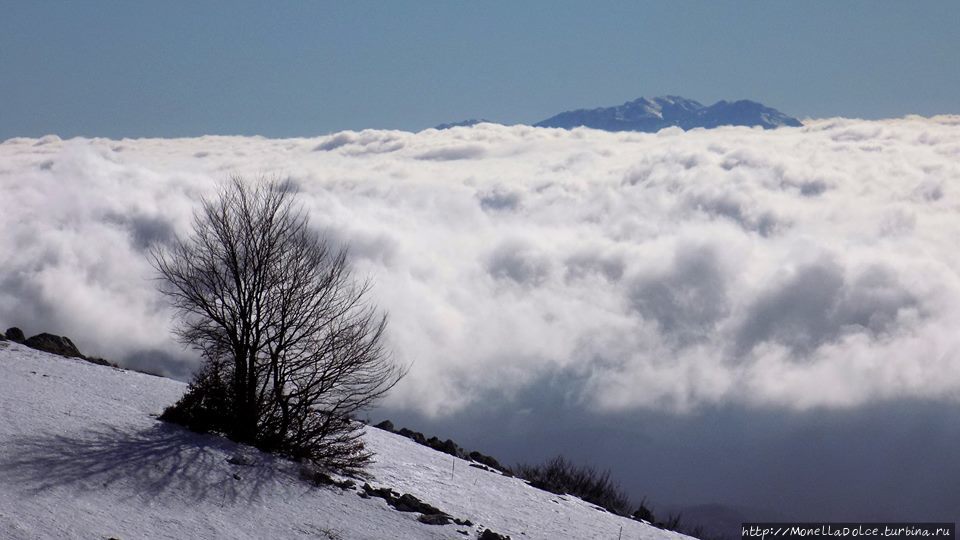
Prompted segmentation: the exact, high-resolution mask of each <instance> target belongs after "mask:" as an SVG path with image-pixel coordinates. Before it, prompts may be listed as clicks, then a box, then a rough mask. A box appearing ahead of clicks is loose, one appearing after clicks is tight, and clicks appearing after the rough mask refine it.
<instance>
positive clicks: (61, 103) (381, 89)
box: [0, 1, 960, 139]
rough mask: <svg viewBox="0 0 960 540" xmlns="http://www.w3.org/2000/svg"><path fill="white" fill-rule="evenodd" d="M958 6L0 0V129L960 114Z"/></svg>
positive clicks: (322, 129) (167, 132)
mask: <svg viewBox="0 0 960 540" xmlns="http://www.w3.org/2000/svg"><path fill="white" fill-rule="evenodd" d="M958 21H960V3H958V2H955V1H943V2H655V3H654V2H650V3H645V2H604V3H588V2H555V1H550V2H522V3H518V2H506V1H504V2H497V1H495V2H483V3H465V2H349V3H347V2H343V3H324V2H312V3H302V2H269V3H268V2H263V3H245V2H213V1H209V2H197V3H188V2H173V3H169V2H168V3H162V4H161V3H156V4H154V5H146V4H144V3H139V2H85V3H79V2H78V3H54V2H26V1H22V2H5V3H4V7H3V17H2V18H0V73H3V78H2V81H3V83H2V85H0V139H5V138H8V137H13V136H39V135H43V134H47V133H56V134H59V135H61V136H74V135H86V136H108V137H123V136H134V137H140V136H159V137H165V136H184V135H200V134H249V135H253V134H259V135H266V136H300V135H315V134H322V133H328V132H331V131H338V130H342V129H361V128H368V127H378V128H397V129H405V130H419V129H422V128H425V127H429V126H432V125H435V124H438V123H441V122H447V121H456V120H461V119H465V118H471V117H483V118H488V119H491V120H495V121H501V122H504V123H512V122H534V121H537V120H541V119H543V118H545V117H547V116H550V115H552V114H554V113H556V112H560V111H562V110H567V109H571V108H579V107H591V106H599V105H612V104H619V103H622V102H624V101H627V100H630V99H633V98H636V97H639V96H641V95H644V96H655V95H662V94H679V95H683V96H686V97H690V98H693V99H697V100H699V101H702V102H713V101H716V100H719V99H741V98H747V99H754V100H757V101H761V102H763V103H765V104H768V105H770V106H773V107H776V108H778V109H780V110H782V111H784V112H786V113H788V114H792V115H794V116H798V117H801V118H802V117H823V116H838V115H842V116H850V117H864V118H880V117H891V116H901V115H904V114H909V113H917V114H923V115H931V114H936V113H960V92H957V89H958V88H960V31H958V29H957V23H958Z"/></svg>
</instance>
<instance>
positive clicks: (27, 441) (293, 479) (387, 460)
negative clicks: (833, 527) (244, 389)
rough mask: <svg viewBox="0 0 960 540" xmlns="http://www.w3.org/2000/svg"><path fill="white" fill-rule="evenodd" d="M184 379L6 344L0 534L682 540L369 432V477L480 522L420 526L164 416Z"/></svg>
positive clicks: (0, 395) (0, 349) (0, 383)
mask: <svg viewBox="0 0 960 540" xmlns="http://www.w3.org/2000/svg"><path fill="white" fill-rule="evenodd" d="M184 388H185V386H184V385H183V384H182V383H180V382H176V381H173V380H170V379H164V378H160V377H153V376H150V375H145V374H141V373H136V372H130V371H123V370H119V369H115V368H109V367H103V366H97V365H93V364H90V363H87V362H84V361H82V360H77V359H68V358H63V357H59V356H54V355H50V354H47V353H42V352H39V351H35V350H32V349H28V348H26V347H24V346H22V345H18V344H16V343H12V342H0V538H4V539H20V538H23V539H28V538H29V539H34V538H119V539H121V540H128V539H140V538H148V539H153V538H193V539H196V538H321V539H323V538H341V539H354V538H358V539H359V538H368V539H386V538H391V539H396V538H411V539H420V538H423V539H431V538H476V537H477V536H478V534H479V533H480V532H482V531H483V530H484V529H485V528H489V529H491V530H493V531H496V532H498V533H501V534H507V535H510V536H511V537H512V538H514V539H519V538H531V539H532V538H544V539H547V538H549V539H560V538H570V539H581V538H584V539H585V538H606V539H614V538H618V537H620V538H623V539H625V540H626V539H644V540H667V539H677V538H682V536H681V535H678V534H675V533H670V532H665V531H661V530H659V529H656V528H654V527H651V526H648V525H645V524H643V523H639V522H636V521H632V520H629V519H625V518H621V517H618V516H615V515H612V514H609V513H607V512H604V511H600V510H597V509H596V508H595V507H593V506H592V505H590V504H587V503H585V502H583V501H580V500H579V499H575V498H573V497H569V496H563V497H560V496H556V495H552V494H550V493H546V492H543V491H540V490H537V489H534V488H532V487H530V486H528V485H526V484H525V483H524V482H522V481H521V480H518V479H516V478H508V477H505V476H501V475H500V474H498V473H495V472H488V471H484V470H481V469H477V468H473V467H470V466H469V464H468V462H466V461H463V460H459V459H456V458H453V457H451V456H449V455H446V454H442V453H439V452H436V451H434V450H432V449H430V448H427V447H424V446H420V445H418V444H416V443H414V442H412V441H410V440H408V439H406V438H403V437H401V436H399V435H394V434H392V433H388V432H384V431H381V430H378V429H374V428H369V429H368V430H367V433H366V435H365V437H366V441H367V443H368V445H369V447H370V448H371V449H372V450H373V451H375V452H376V453H377V458H376V463H375V464H374V466H373V467H372V468H371V470H370V472H371V473H372V475H373V478H372V479H371V480H370V484H371V485H372V486H374V487H390V488H392V489H394V490H396V491H397V492H400V493H410V494H412V495H414V496H416V497H418V498H420V499H421V500H423V501H424V502H427V503H429V504H432V505H433V506H436V507H438V508H439V509H441V510H443V511H445V512H447V513H448V514H451V515H452V516H454V517H457V518H461V519H467V520H470V521H471V522H472V525H471V526H460V525H456V524H450V525H442V526H439V525H426V524H423V523H420V522H418V521H417V517H418V515H417V514H415V513H402V512H398V511H396V510H394V509H392V508H390V507H388V506H387V504H386V503H385V501H384V500H383V499H379V498H362V497H360V496H358V491H359V490H358V488H352V489H347V490H341V489H339V488H334V487H314V486H312V485H310V484H308V483H307V482H305V481H303V480H302V479H301V478H300V471H301V468H300V466H298V465H296V464H294V463H290V462H287V461H285V460H281V459H276V458H273V457H272V456H269V455H265V454H262V453H260V452H257V451H255V450H252V449H250V448H247V447H243V446H240V445H236V444H234V443H232V442H230V441H227V440H225V439H223V438H219V437H214V436H206V435H198V434H194V433H190V432H187V431H185V430H182V429H180V428H178V427H175V426H171V425H168V424H165V423H162V422H159V421H158V420H156V418H155V417H156V415H157V413H159V412H160V411H161V410H162V409H163V408H164V407H165V406H166V405H168V404H170V403H173V402H174V401H175V400H176V399H177V398H178V397H179V396H180V395H181V393H182V392H183V390H184ZM238 457H240V458H241V459H236V458H238ZM231 461H232V462H234V463H231ZM236 462H239V463H242V464H237V463H236ZM621 527H622V536H621ZM458 531H460V532H458Z"/></svg>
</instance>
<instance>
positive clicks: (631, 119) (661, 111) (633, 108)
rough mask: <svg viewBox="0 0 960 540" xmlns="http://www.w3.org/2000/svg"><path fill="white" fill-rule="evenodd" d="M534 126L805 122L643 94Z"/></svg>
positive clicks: (758, 106)
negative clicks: (647, 96) (630, 99)
mask: <svg viewBox="0 0 960 540" xmlns="http://www.w3.org/2000/svg"><path fill="white" fill-rule="evenodd" d="M477 123H479V122H478V121H477V120H467V121H465V122H456V123H450V124H441V125H439V126H437V129H447V128H451V127H455V126H471V125H474V124H477ZM533 125H534V126H536V127H553V128H565V129H573V128H576V127H588V128H593V129H600V130H603V131H644V132H656V131H660V130H661V129H663V128H667V127H673V126H675V127H679V128H682V129H693V128H698V127H702V128H714V127H718V126H760V127H762V128H764V129H774V128H778V127H783V126H791V127H798V126H801V125H803V124H802V123H801V122H800V121H799V120H797V119H796V118H793V117H792V116H788V115H786V114H784V113H782V112H780V111H778V110H776V109H774V108H772V107H767V106H766V105H763V104H762V103H757V102H756V101H750V100H745V99H744V100H739V101H718V102H716V103H714V104H713V105H709V106H706V105H703V104H702V103H700V102H698V101H695V100H692V99H687V98H684V97H680V96H661V97H655V98H652V99H651V98H645V97H641V98H638V99H635V100H633V101H628V102H626V103H624V104H623V105H617V106H613V107H598V108H595V109H577V110H573V111H566V112H562V113H560V114H557V115H554V116H551V117H550V118H547V119H546V120H542V121H540V122H537V123H535V124H533Z"/></svg>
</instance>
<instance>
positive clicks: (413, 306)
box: [0, 117, 960, 415]
mask: <svg viewBox="0 0 960 540" xmlns="http://www.w3.org/2000/svg"><path fill="white" fill-rule="evenodd" d="M231 174H241V175H244V176H247V177H257V176H263V175H268V176H278V177H283V178H289V179H290V180H291V181H292V184H291V185H292V186H294V188H295V189H294V191H295V192H296V196H297V197H298V199H299V200H300V201H301V202H302V203H303V204H304V205H305V207H306V209H307V210H308V211H309V212H310V214H311V217H312V219H313V222H314V224H315V226H317V228H318V229H319V230H322V231H325V233H326V234H328V235H329V236H330V238H331V239H332V240H334V241H336V242H345V243H348V244H349V245H350V246H351V247H352V254H353V258H352V260H353V264H354V267H355V269H356V272H357V273H358V275H359V276H361V277H369V278H370V279H371V281H372V283H373V286H374V287H373V292H372V294H373V296H372V298H373V299H374V301H375V302H376V303H377V304H378V305H379V306H380V307H382V308H383V309H384V310H386V311H388V312H389V314H390V318H391V326H390V345H391V347H392V349H393V351H394V355H395V356H396V357H397V358H398V359H399V360H401V361H404V362H410V363H412V369H411V372H410V375H409V376H408V377H407V378H406V379H405V380H404V381H403V382H402V383H401V385H400V386H399V387H398V388H397V389H396V391H395V392H394V393H393V394H392V395H391V396H390V398H389V400H390V404H391V406H393V407H400V408H410V409H412V410H416V411H419V412H420V413H423V414H426V415H444V414H449V413H453V412H457V411H460V410H463V409H464V408H466V407H468V406H470V405H471V404H475V403H477V402H478V401H479V400H489V399H491V397H495V398H497V399H517V398H519V397H520V396H523V395H525V394H529V393H535V392H536V388H535V386H536V385H537V384H541V383H542V381H544V380H563V381H567V382H566V384H567V386H568V387H567V388H565V390H564V395H565V396H566V397H565V399H567V400H568V401H569V402H571V403H575V404H577V405H578V406H582V407H585V408H589V409H592V410H596V411H630V410H636V409H640V408H648V409H649V408H652V409H658V410H666V411H674V410H689V409H691V408H696V407H700V406H704V405H711V404H723V403H731V404H739V405H746V406H757V407H770V406H772V407H782V408H788V409H810V408H815V407H852V406H857V405H862V404H866V403H870V402H875V401H883V400H891V399H898V398H922V399H934V400H949V401H953V402H957V401H960V332H958V331H957V330H958V328H960V250H958V249H957V247H956V246H957V242H958V239H960V118H957V117H937V118H932V119H927V118H917V117H909V118H905V119H900V120H890V121H875V122H868V121H858V120H857V121H855V120H846V119H830V120H822V121H813V122H809V123H808V124H807V125H806V126H804V127H802V128H787V129H778V130H772V131H763V130H758V129H748V128H733V127H731V128H719V129H714V130H693V131H689V132H683V131H680V130H676V129H667V130H664V131H661V132H660V133H657V134H642V133H616V134H613V133H604V132H598V131H593V130H587V129H576V130H573V131H564V130H553V129H539V128H530V127H525V126H514V127H504V126H496V125H490V124H481V125H479V126H475V127H472V128H455V129H450V130H445V131H435V130H426V131H423V132H420V133H406V132H399V131H372V130H367V131H362V132H343V133H338V134H334V135H330V136H325V137H318V138H313V139H282V140H272V139H264V138H257V137H253V138H242V137H203V138H195V139H173V140H165V139H141V140H122V141H113V140H105V139H71V140H60V139H59V138H56V137H45V138H43V139H10V140H8V141H6V142H4V143H3V144H2V145H0V205H2V212H0V253H2V257H0V324H3V325H6V326H9V325H13V324H17V325H20V326H22V327H24V329H25V330H26V331H27V332H28V333H31V332H39V331H52V332H58V333H62V334H66V335H69V336H71V337H72V338H74V340H75V341H76V342H77V343H78V344H79V345H80V347H81V348H82V349H83V350H85V351H88V352H90V353H92V354H101V355H104V356H107V357H112V358H114V359H117V360H121V361H124V362H127V363H129V364H131V365H136V366H138V367H141V368H143V367H151V366H152V367H153V369H154V370H156V371H164V370H165V371H167V372H168V373H171V374H174V375H177V376H181V377H184V376H187V374H188V373H189V370H190V366H191V365H193V364H191V363H190V362H191V358H192V354H191V353H190V352H189V351H184V350H182V349H181V348H180V346H179V345H177V344H176V343H175V342H174V341H173V340H172V338H171V335H170V331H169V330H170V316H171V314H170V311H169V310H168V308H167V307H166V306H165V304H164V303H163V299H162V298H160V297H159V296H158V294H157V293H156V290H155V283H154V282H153V278H154V276H153V273H152V270H151V268H150V265H149V263H148V261H147V259H146V257H145V251H146V250H147V249H148V248H149V247H150V246H153V245H157V244H159V243H163V242H167V241H169V240H170V239H171V238H173V237H174V236H175V235H183V234H186V233H188V232H189V229H190V216H191V213H192V211H193V210H194V209H195V208H196V205H197V201H198V200H199V198H200V197H202V196H203V195H206V194H210V193H212V192H213V190H214V189H215V188H216V186H217V183H218V182H219V181H222V180H224V179H226V178H227V177H228V176H229V175H231Z"/></svg>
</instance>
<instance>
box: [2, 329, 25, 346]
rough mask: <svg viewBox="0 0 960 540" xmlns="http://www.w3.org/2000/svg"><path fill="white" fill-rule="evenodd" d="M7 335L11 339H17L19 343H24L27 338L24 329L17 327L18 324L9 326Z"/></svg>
mask: <svg viewBox="0 0 960 540" xmlns="http://www.w3.org/2000/svg"><path fill="white" fill-rule="evenodd" d="M5 335H6V336H7V339H9V340H10V341H15V342H17V343H23V340H24V339H26V338H25V337H24V335H23V330H21V329H19V328H17V327H16V326H14V327H13V328H7V331H6V332H5Z"/></svg>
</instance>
